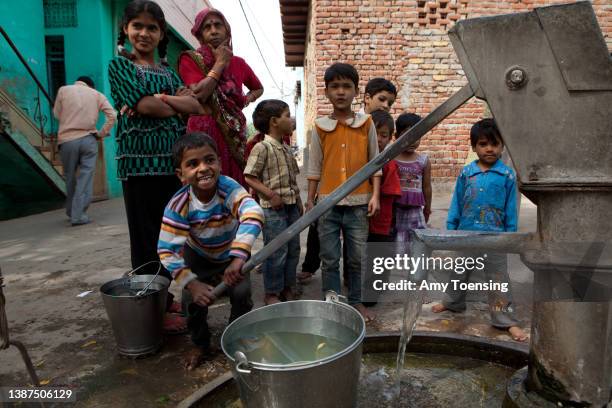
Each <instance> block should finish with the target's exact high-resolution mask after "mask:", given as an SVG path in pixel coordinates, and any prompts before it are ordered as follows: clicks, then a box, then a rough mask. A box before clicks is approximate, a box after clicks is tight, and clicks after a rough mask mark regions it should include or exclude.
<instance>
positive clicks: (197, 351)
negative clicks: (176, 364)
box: [183, 347, 205, 371]
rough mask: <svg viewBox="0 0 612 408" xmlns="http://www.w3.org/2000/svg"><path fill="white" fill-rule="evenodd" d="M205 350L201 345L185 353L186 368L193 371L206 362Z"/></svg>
mask: <svg viewBox="0 0 612 408" xmlns="http://www.w3.org/2000/svg"><path fill="white" fill-rule="evenodd" d="M204 354H205V353H204V350H202V349H201V348H200V347H194V348H193V349H191V350H189V351H188V352H187V353H185V356H184V357H183V360H184V363H185V368H186V369H187V370H188V371H193V370H195V369H196V368H198V367H199V366H200V364H202V363H203V362H204Z"/></svg>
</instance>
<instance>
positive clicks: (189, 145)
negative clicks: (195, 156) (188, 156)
mask: <svg viewBox="0 0 612 408" xmlns="http://www.w3.org/2000/svg"><path fill="white" fill-rule="evenodd" d="M204 146H210V147H211V148H212V149H213V150H214V151H215V153H216V154H217V155H219V151H218V150H217V142H215V140H214V139H213V138H212V137H210V136H208V135H207V134H206V133H204V132H189V133H185V134H184V135H182V136H181V137H179V138H178V139H177V141H176V142H174V146H172V161H173V163H174V168H176V169H180V168H181V162H182V161H183V153H185V150H190V149H197V148H199V147H204Z"/></svg>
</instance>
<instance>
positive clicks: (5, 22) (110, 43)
mask: <svg viewBox="0 0 612 408" xmlns="http://www.w3.org/2000/svg"><path fill="white" fill-rule="evenodd" d="M127 3H128V0H77V26H76V27H63V28H45V23H44V10H43V0H20V1H19V2H13V1H8V0H6V1H5V0H0V25H2V27H3V28H4V29H5V30H6V31H7V32H8V34H9V35H10V36H11V38H12V40H13V42H14V43H15V44H16V45H17V47H18V48H19V50H20V51H21V52H22V54H23V55H24V56H25V58H26V59H27V60H28V62H29V63H30V65H31V67H32V69H33V70H34V72H35V73H36V75H37V76H38V78H39V80H40V81H41V82H42V83H43V86H44V87H45V88H47V89H48V88H49V87H48V78H47V66H46V53H45V36H49V35H53V36H55V35H60V36H63V38H64V55H65V67H66V83H68V84H70V83H73V82H74V81H75V80H76V78H77V77H79V76H80V75H87V76H90V77H91V78H92V79H93V80H94V82H95V84H96V89H98V90H99V91H100V92H102V93H103V94H105V95H106V96H107V97H108V98H109V100H111V98H110V86H109V82H108V62H109V61H110V59H111V58H113V56H114V55H115V54H116V42H117V35H118V29H119V27H118V25H119V22H120V20H121V16H122V14H123V9H124V7H125V5H126V4H127ZM185 49H187V45H186V44H185V43H184V42H183V41H181V40H179V38H178V37H177V36H176V35H175V34H173V33H171V34H170V43H169V46H168V60H169V63H170V65H171V66H172V67H173V68H174V69H176V59H177V57H178V55H179V53H180V52H181V51H183V50H185ZM0 55H1V58H0V86H1V87H2V88H3V89H5V90H7V91H8V93H9V94H10V95H11V96H12V97H13V99H15V101H16V102H17V104H18V105H19V106H20V107H21V108H22V109H23V110H24V111H25V112H26V113H27V114H28V115H29V116H30V118H32V119H34V111H35V108H36V97H37V91H36V89H37V88H36V86H35V84H34V82H33V81H32V80H31V79H30V77H29V75H28V74H27V71H26V70H25V69H24V68H23V66H22V65H21V63H20V62H19V60H18V58H17V57H16V56H15V55H14V54H13V52H12V51H11V50H10V48H9V47H8V45H7V44H6V42H5V41H4V39H0ZM43 102H44V103H43V106H42V113H43V115H44V116H46V123H47V130H48V131H50V130H51V131H55V130H56V129H57V122H56V121H54V120H52V118H51V115H52V113H51V108H50V106H49V105H48V104H47V103H46V100H44V99H43ZM111 103H112V100H111ZM102 122H103V117H102V115H101V118H100V122H99V125H100V126H101V125H102ZM114 136H115V130H113V133H112V135H111V137H107V138H106V139H104V156H105V162H106V179H107V191H108V195H109V197H117V196H120V195H121V194H122V188H121V183H120V181H119V180H117V177H116V174H117V165H116V160H115V151H116V148H117V145H116V141H115V137H114ZM9 151H10V150H9ZM43 207H44V206H43Z"/></svg>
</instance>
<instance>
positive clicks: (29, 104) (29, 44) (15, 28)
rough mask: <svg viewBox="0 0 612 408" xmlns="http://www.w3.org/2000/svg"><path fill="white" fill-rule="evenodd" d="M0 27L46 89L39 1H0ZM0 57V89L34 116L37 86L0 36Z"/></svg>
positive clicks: (46, 110) (46, 107) (46, 105)
mask: <svg viewBox="0 0 612 408" xmlns="http://www.w3.org/2000/svg"><path fill="white" fill-rule="evenodd" d="M0 25H1V26H2V27H3V28H4V30H5V31H6V32H7V34H8V35H9V37H10V38H11V40H12V41H13V43H15V45H16V46H17V48H18V49H19V50H20V52H21V54H22V55H23V56H24V58H25V59H26V61H27V62H28V64H29V65H30V67H31V68H32V70H33V71H34V73H35V75H36V76H37V77H38V79H39V81H40V82H42V84H43V86H44V87H45V89H46V88H47V67H46V58H45V38H44V25H45V24H44V14H43V2H42V0H20V1H19V2H13V1H0ZM0 56H2V57H1V58H0V87H2V88H3V89H4V90H6V91H7V92H8V93H9V95H11V96H12V97H13V99H14V100H15V102H16V103H17V105H18V106H19V107H20V108H21V109H23V110H24V111H25V112H26V113H27V114H28V115H29V116H30V117H34V113H35V111H36V105H37V103H36V98H38V93H37V89H38V87H37V86H36V84H35V82H34V81H33V80H32V79H31V77H30V75H29V74H28V72H27V70H26V69H25V68H24V66H23V64H22V63H21V61H19V59H18V58H17V56H16V55H15V53H14V52H13V50H12V49H11V48H10V47H9V45H8V44H7V42H6V41H5V40H4V38H2V37H0ZM40 96H41V105H42V106H41V110H42V113H43V115H45V117H46V122H47V124H49V123H50V118H49V116H50V109H49V103H48V102H47V100H46V99H45V97H44V96H43V95H42V94H41V95H40ZM37 123H38V122H37Z"/></svg>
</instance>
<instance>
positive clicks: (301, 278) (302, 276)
mask: <svg viewBox="0 0 612 408" xmlns="http://www.w3.org/2000/svg"><path fill="white" fill-rule="evenodd" d="M313 276H314V273H312V272H305V271H302V272H298V274H297V276H296V277H297V280H298V282H300V283H306V282H308V281H309V280H311V279H312V277H313Z"/></svg>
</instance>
